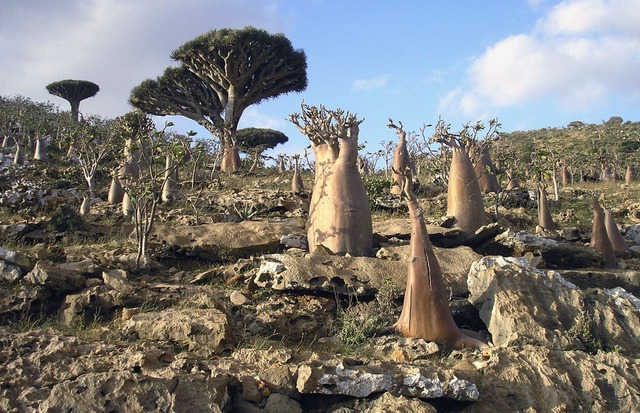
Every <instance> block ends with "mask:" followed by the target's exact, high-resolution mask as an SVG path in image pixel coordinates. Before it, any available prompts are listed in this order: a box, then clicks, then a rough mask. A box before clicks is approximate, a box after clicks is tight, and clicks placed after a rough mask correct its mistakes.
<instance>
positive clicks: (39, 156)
mask: <svg viewBox="0 0 640 413" xmlns="http://www.w3.org/2000/svg"><path fill="white" fill-rule="evenodd" d="M46 146H47V145H46V143H45V141H44V140H42V139H40V138H37V139H36V149H35V152H34V154H33V159H35V160H36V161H40V162H46V160H47V151H46Z"/></svg>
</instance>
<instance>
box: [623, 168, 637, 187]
mask: <svg viewBox="0 0 640 413" xmlns="http://www.w3.org/2000/svg"><path fill="white" fill-rule="evenodd" d="M635 179H636V172H635V170H634V169H633V165H627V171H626V172H625V174H624V183H626V184H627V185H629V184H630V183H632V182H633V181H635Z"/></svg>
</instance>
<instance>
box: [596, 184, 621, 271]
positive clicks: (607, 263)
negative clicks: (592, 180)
mask: <svg viewBox="0 0 640 413" xmlns="http://www.w3.org/2000/svg"><path fill="white" fill-rule="evenodd" d="M591 206H592V208H593V229H592V230H591V242H590V243H589V246H590V247H591V248H595V250H596V251H598V252H599V253H601V254H602V255H603V256H604V263H603V265H602V266H603V268H615V267H616V265H617V261H616V254H615V251H614V250H613V246H612V245H611V240H609V235H608V234H607V227H606V224H605V216H604V211H603V210H602V207H601V206H600V204H599V203H598V200H597V199H596V198H595V197H592V198H591Z"/></svg>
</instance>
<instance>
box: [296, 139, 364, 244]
mask: <svg viewBox="0 0 640 413" xmlns="http://www.w3.org/2000/svg"><path fill="white" fill-rule="evenodd" d="M341 141H342V142H341V146H340V147H339V148H337V147H335V148H334V147H330V146H329V145H327V144H325V143H323V144H319V145H314V148H313V150H314V154H315V158H316V168H315V171H316V172H315V174H316V175H315V184H314V187H313V193H312V196H311V202H310V206H309V221H308V231H307V237H308V243H309V251H310V252H311V253H313V252H314V251H315V250H316V248H317V247H318V246H320V245H322V246H324V247H326V248H328V249H329V250H330V251H332V252H333V253H334V254H341V255H342V254H346V253H348V254H350V255H352V256H370V255H371V253H372V247H373V231H372V223H371V208H370V206H369V199H368V198H367V193H366V191H365V188H364V184H363V182H362V177H361V176H360V174H359V173H358V167H357V165H356V159H357V151H358V128H357V126H352V127H351V129H350V132H349V134H348V136H347V138H346V139H341Z"/></svg>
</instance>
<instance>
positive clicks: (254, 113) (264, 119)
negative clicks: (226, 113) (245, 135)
mask: <svg viewBox="0 0 640 413" xmlns="http://www.w3.org/2000/svg"><path fill="white" fill-rule="evenodd" d="M286 124H287V122H286V121H285V120H284V119H278V118H273V117H270V116H267V115H265V114H264V113H261V112H260V111H259V110H258V109H257V108H254V107H249V108H247V109H246V110H245V111H244V112H243V114H242V118H241V119H240V128H266V129H275V130H282V128H283V127H284V126H285V125H286Z"/></svg>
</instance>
